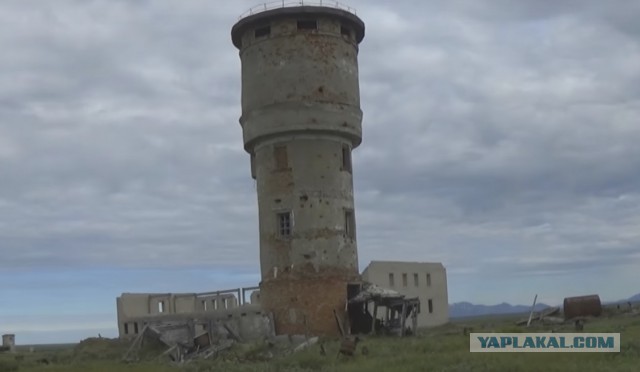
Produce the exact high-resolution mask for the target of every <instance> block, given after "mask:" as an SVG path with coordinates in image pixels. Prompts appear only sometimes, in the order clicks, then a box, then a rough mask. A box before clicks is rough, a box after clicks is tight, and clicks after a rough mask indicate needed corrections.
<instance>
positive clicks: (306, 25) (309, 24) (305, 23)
mask: <svg viewBox="0 0 640 372" xmlns="http://www.w3.org/2000/svg"><path fill="white" fill-rule="evenodd" d="M317 29H318V21H316V20H300V21H298V30H305V31H313V30H317Z"/></svg>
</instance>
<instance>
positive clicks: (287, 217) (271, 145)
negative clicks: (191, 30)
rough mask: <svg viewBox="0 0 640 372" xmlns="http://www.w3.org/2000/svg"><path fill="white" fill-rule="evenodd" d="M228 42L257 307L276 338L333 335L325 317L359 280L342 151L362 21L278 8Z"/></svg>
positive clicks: (352, 140)
mask: <svg viewBox="0 0 640 372" xmlns="http://www.w3.org/2000/svg"><path fill="white" fill-rule="evenodd" d="M331 4H335V3H331ZM336 6H337V4H336ZM231 36H232V41H233V44H234V45H235V46H236V47H237V48H238V49H239V50H240V59H241V63H242V116H241V118H240V124H241V126H242V130H243V138H244V148H245V150H246V151H247V152H248V153H249V154H250V159H251V175H252V177H253V178H254V179H255V180H256V183H257V193H258V209H259V211H258V213H259V230H260V268H261V274H262V281H261V283H260V297H261V299H260V302H261V304H262V306H263V308H264V309H265V310H268V311H271V312H273V314H274V319H275V326H276V332H277V333H303V332H312V333H314V334H335V333H336V332H337V327H336V319H335V316H334V311H336V312H337V313H338V314H339V315H343V314H344V312H345V303H346V298H347V283H349V282H351V281H354V280H358V279H359V274H358V255H357V247H356V231H355V213H354V203H353V179H352V168H351V151H352V150H353V149H354V148H356V147H357V146H358V145H359V144H360V142H361V139H362V136H361V133H362V127H361V122H362V111H361V110H360V93H359V83H358V62H357V55H358V44H359V43H360V41H361V40H362V39H363V37H364V23H363V22H362V20H360V18H358V17H357V16H356V15H355V14H354V13H353V12H352V11H351V9H348V8H347V9H343V8H338V7H328V6H295V7H281V8H277V9H271V10H263V11H260V12H258V13H256V12H252V14H249V15H247V16H246V17H244V18H241V19H240V20H239V21H238V22H237V23H236V24H235V25H234V26H233V29H232V31H231Z"/></svg>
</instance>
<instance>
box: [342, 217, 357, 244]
mask: <svg viewBox="0 0 640 372" xmlns="http://www.w3.org/2000/svg"><path fill="white" fill-rule="evenodd" d="M344 232H345V235H346V236H347V237H348V238H350V239H355V238H356V220H355V217H354V216H353V211H352V210H347V211H345V212H344Z"/></svg>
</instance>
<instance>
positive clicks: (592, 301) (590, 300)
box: [563, 295, 602, 319]
mask: <svg viewBox="0 0 640 372" xmlns="http://www.w3.org/2000/svg"><path fill="white" fill-rule="evenodd" d="M563 311H564V318H565V319H573V318H577V317H583V316H600V315H601V314H602V303H601V302H600V296H598V295H588V296H578V297H567V298H565V299H564V305H563Z"/></svg>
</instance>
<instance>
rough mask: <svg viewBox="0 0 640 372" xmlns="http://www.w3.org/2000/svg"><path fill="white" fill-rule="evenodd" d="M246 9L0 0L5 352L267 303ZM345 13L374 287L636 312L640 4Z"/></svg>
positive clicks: (360, 7)
mask: <svg viewBox="0 0 640 372" xmlns="http://www.w3.org/2000/svg"><path fill="white" fill-rule="evenodd" d="M252 5H254V2H253V1H233V2H231V1H224V2H223V1H213V0H185V1H171V0H153V1H143V0H139V1H125V0H92V1H87V0H76V1H74V0H57V1H46V2H45V1H39V0H2V1H1V2H0V51H1V52H0V281H1V283H3V284H2V285H1V286H0V333H6V332H15V333H17V342H18V343H23V344H24V343H31V342H61V341H78V340H79V339H80V338H83V337H87V336H90V335H96V334H97V333H98V332H101V333H102V334H103V335H107V336H115V335H116V330H115V329H116V316H115V313H116V311H115V310H116V308H115V297H116V296H117V295H119V294H120V293H121V292H141V291H144V292H147V291H149V292H169V291H185V292H194V291H208V290H215V289H223V288H229V287H238V286H249V285H256V284H257V282H258V280H259V264H258V239H257V238H258V226H257V201H256V195H255V185H254V181H253V180H252V179H251V177H250V171H249V156H248V155H247V154H246V153H245V152H244V150H243V146H242V132H241V128H240V125H239V124H238V118H239V116H240V60H239V58H238V52H237V50H236V49H235V48H234V46H233V45H232V44H231V40H230V30H231V27H232V25H233V24H234V23H235V22H236V20H237V17H238V16H239V15H240V14H241V13H243V12H244V11H245V10H246V9H248V8H249V7H250V6H252ZM349 5H351V6H353V7H355V8H356V9H357V14H358V15H359V16H360V17H361V18H362V19H363V20H364V22H365V24H366V36H365V39H364V41H363V42H362V44H361V45H360V55H359V63H360V84H361V95H362V109H363V111H364V121H363V132H364V135H363V143H362V145H361V146H360V147H359V148H358V149H357V150H356V151H355V152H354V160H353V163H354V183H355V200H356V216H357V224H358V248H359V260H360V267H361V269H362V268H364V267H366V265H367V264H368V262H369V261H371V260H411V261H414V260H415V261H439V262H443V264H444V265H445V266H446V268H447V270H448V279H449V300H450V302H458V301H465V300H466V301H471V302H474V303H484V304H494V303H499V302H502V301H507V302H511V303H524V304H528V303H530V301H531V300H532V298H533V296H534V294H536V293H537V294H539V301H542V302H546V303H550V304H559V303H560V302H561V301H562V299H563V298H564V297H565V296H571V295H583V294H591V293H598V294H600V295H601V297H602V298H603V299H604V300H617V299H621V298H626V297H629V296H630V295H632V294H635V293H637V292H640V286H638V285H637V283H638V282H640V191H639V190H640V123H639V120H640V22H638V18H639V16H640V2H638V1H633V0H629V1H624V0H619V1H611V2H607V1H601V0H593V1H588V0H573V1H571V0H529V1H510V0H491V1H489V0H487V1H481V0H474V1H451V0H447V1H393V2H392V1H371V0H367V1H364V0H361V1H356V0H353V1H351V2H350V3H349Z"/></svg>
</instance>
